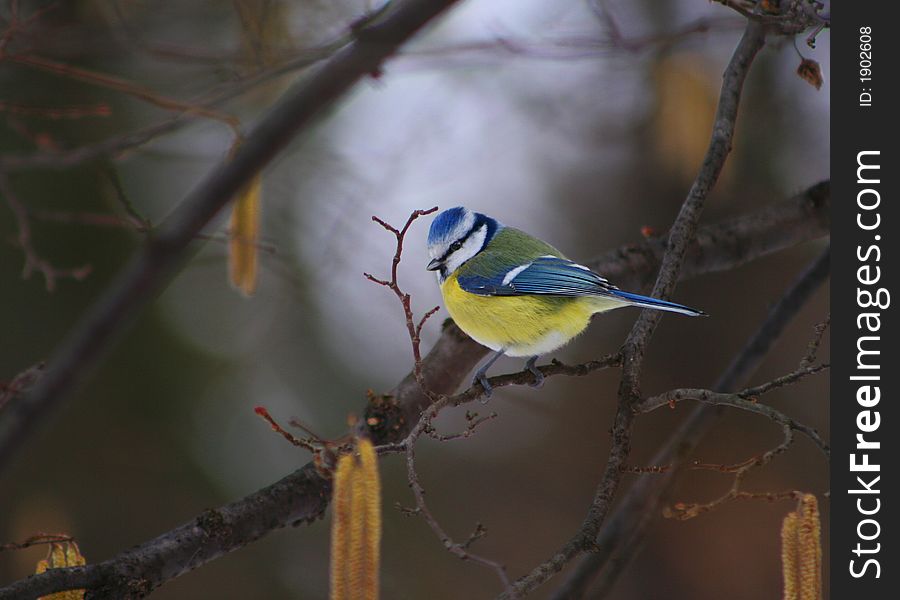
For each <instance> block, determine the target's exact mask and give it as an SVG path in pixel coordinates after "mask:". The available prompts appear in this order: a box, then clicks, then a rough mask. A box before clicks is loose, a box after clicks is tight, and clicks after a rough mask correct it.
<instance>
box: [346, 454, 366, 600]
mask: <svg viewBox="0 0 900 600" xmlns="http://www.w3.org/2000/svg"><path fill="white" fill-rule="evenodd" d="M351 484H352V486H353V487H352V490H353V491H352V492H351V498H350V549H349V552H348V554H347V587H348V588H349V589H350V598H351V599H352V600H361V599H362V598H363V589H364V588H363V586H364V585H365V577H364V575H365V568H366V565H365V550H366V545H365V536H366V512H365V481H364V480H363V477H362V470H361V469H360V468H359V463H358V462H357V463H356V464H355V466H354V468H353V478H352V481H351Z"/></svg>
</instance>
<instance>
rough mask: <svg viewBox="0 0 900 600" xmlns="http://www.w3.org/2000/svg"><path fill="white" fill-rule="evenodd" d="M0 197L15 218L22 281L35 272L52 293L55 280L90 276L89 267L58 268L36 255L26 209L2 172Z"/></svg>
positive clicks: (0, 174) (0, 172) (79, 279)
mask: <svg viewBox="0 0 900 600" xmlns="http://www.w3.org/2000/svg"><path fill="white" fill-rule="evenodd" d="M0 195H2V196H3V198H4V199H5V200H6V204H7V206H9V209H10V210H11V211H12V213H13V216H14V217H15V222H16V228H17V229H18V235H17V236H16V242H15V243H16V245H18V246H19V248H21V250H22V253H23V254H24V255H25V266H24V267H23V268H22V278H23V279H28V278H29V277H31V274H32V273H34V272H35V271H37V272H39V273H40V274H41V275H43V276H44V287H46V288H47V291H48V292H52V291H53V290H54V289H56V280H57V279H75V280H76V281H81V280H82V279H84V278H85V277H87V276H88V275H89V274H90V272H91V270H92V267H91V265H82V266H80V267H66V268H60V267H57V266H54V265H53V263H51V262H50V261H49V260H47V259H46V258H44V257H42V256H41V255H40V254H38V252H37V250H36V249H35V247H34V242H33V240H32V238H31V219H30V218H29V215H28V209H27V208H26V207H25V205H24V204H23V203H22V201H21V200H20V199H19V197H18V195H16V193H15V190H13V188H12V184H11V183H10V181H9V177H7V176H6V174H5V173H3V171H0Z"/></svg>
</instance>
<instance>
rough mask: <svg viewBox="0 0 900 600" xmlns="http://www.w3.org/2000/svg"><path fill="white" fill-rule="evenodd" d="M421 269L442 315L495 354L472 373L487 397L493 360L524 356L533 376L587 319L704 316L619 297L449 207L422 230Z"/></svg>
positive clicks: (529, 242) (501, 228) (575, 267)
mask: <svg viewBox="0 0 900 600" xmlns="http://www.w3.org/2000/svg"><path fill="white" fill-rule="evenodd" d="M428 254H429V256H430V257H431V262H429V263H428V267H427V268H428V270H429V271H436V272H437V276H438V283H439V284H440V287H441V294H442V295H443V297H444V304H445V305H446V306H447V311H448V312H449V313H450V316H451V317H453V320H454V321H455V322H456V324H457V325H458V326H459V328H460V329H462V330H463V331H465V332H466V333H467V334H468V335H469V336H470V337H471V338H472V339H474V340H475V341H476V342H478V343H480V344H482V345H484V346H487V347H488V348H490V349H491V350H494V351H495V354H494V355H493V356H492V357H491V358H490V359H489V360H488V361H487V363H485V365H484V366H482V367H481V368H480V369H479V370H478V372H477V373H476V375H475V382H478V383H480V384H481V385H482V386H483V388H484V390H485V392H486V393H487V395H490V392H491V386H490V384H489V383H488V381H487V377H486V376H485V373H487V370H488V369H489V368H490V366H491V365H492V364H493V363H494V362H495V361H496V360H497V359H498V358H500V356H502V355H504V354H506V355H508V356H527V357H529V359H528V362H527V363H526V368H527V369H528V370H529V371H530V372H531V373H532V374H533V375H534V377H535V382H534V385H535V386H539V385H540V384H541V383H542V381H543V374H542V373H541V372H540V371H539V370H538V369H537V368H535V361H536V360H537V358H538V357H539V356H540V355H541V354H546V353H548V352H552V351H553V350H556V349H557V348H559V347H561V346H563V345H565V344H566V343H568V342H569V341H571V340H572V339H573V338H574V337H575V336H577V335H578V334H580V333H581V332H582V331H584V329H585V328H586V327H587V326H588V323H589V321H590V319H591V315H593V314H595V313H601V312H606V311H608V310H613V309H616V308H621V307H623V306H638V307H641V308H652V309H656V310H665V311H670V312H676V313H681V314H683V315H689V316H692V317H694V316H698V315H705V314H706V313H704V312H703V311H700V310H696V309H693V308H688V307H687V306H682V305H681V304H675V303H673V302H666V301H665V300H657V299H656V298H650V297H647V296H640V295H638V294H632V293H630V292H623V291H622V290H620V289H618V288H617V287H616V286H614V285H612V284H610V283H609V282H608V281H607V280H606V279H604V278H603V277H601V276H600V275H598V274H597V273H594V272H593V271H591V270H590V269H589V268H588V267H585V266H584V265H580V264H578V263H575V262H572V261H571V260H569V259H567V258H566V257H565V256H563V255H562V253H560V252H559V250H557V249H556V248H554V247H553V246H551V245H550V244H548V243H546V242H544V241H541V240H539V239H537V238H536V237H534V236H531V235H528V234H527V233H525V232H524V231H520V230H518V229H515V228H513V227H507V226H505V225H503V224H501V223H499V222H498V221H497V220H495V219H492V218H491V217H489V216H487V215H483V214H481V213H477V212H473V211H471V210H469V209H467V208H463V207H461V206H457V207H455V208H450V209H448V210H445V211H443V212H441V213H439V214H438V215H437V216H436V217H435V218H434V221H433V222H432V223H431V228H430V230H429V232H428Z"/></svg>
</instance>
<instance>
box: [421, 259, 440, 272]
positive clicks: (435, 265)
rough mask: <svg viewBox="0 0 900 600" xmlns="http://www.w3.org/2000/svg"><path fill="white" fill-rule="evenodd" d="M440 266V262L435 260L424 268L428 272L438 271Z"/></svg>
mask: <svg viewBox="0 0 900 600" xmlns="http://www.w3.org/2000/svg"><path fill="white" fill-rule="evenodd" d="M442 264H443V263H441V261H439V260H438V259H436V258H435V259H434V260H432V261H431V262H430V263H428V266H427V267H425V268H426V269H428V270H429V271H437V270H438V269H440V268H441V265H442Z"/></svg>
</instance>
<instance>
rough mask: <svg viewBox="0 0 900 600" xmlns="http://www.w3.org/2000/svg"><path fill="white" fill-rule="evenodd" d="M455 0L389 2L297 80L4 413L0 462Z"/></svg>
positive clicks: (0, 422)
mask: <svg viewBox="0 0 900 600" xmlns="http://www.w3.org/2000/svg"><path fill="white" fill-rule="evenodd" d="M454 2H455V0H407V1H405V2H403V1H398V2H396V3H393V2H392V3H391V4H390V6H389V8H387V9H386V10H385V12H384V13H383V14H380V15H378V16H377V17H376V18H374V19H373V20H371V21H369V22H367V23H364V24H362V25H361V26H360V27H359V28H358V29H357V30H356V38H355V40H354V41H353V42H351V43H350V44H348V45H347V46H346V47H345V48H343V49H342V50H340V51H339V52H337V53H336V54H335V55H334V56H332V57H331V58H330V59H328V60H327V61H325V62H324V63H323V64H321V65H319V67H318V68H317V70H315V71H313V72H312V73H310V74H309V75H308V76H307V77H305V78H303V79H302V80H301V81H299V82H298V83H297V84H295V85H294V86H293V87H292V88H291V89H290V90H288V92H287V93H285V95H284V96H283V97H282V99H281V100H279V102H278V103H277V104H276V105H275V106H274V107H273V108H272V109H271V110H270V111H269V112H268V113H267V114H266V115H265V116H264V117H263V118H262V120H261V121H260V122H259V124H258V125H257V126H256V127H255V128H254V129H253V131H252V132H251V133H250V134H249V135H248V136H247V137H246V139H245V140H244V143H243V144H241V146H240V147H239V148H238V150H237V151H236V152H235V154H234V156H233V157H232V158H231V159H230V160H227V161H225V162H223V163H222V164H220V165H219V166H218V167H217V168H216V169H214V170H213V171H212V172H211V173H210V174H209V175H208V176H207V177H206V179H205V180H204V181H203V182H202V183H200V185H199V186H198V187H197V188H196V189H195V190H194V191H193V192H191V193H190V194H189V195H188V197H187V198H185V200H184V201H183V202H182V203H181V204H180V205H179V206H178V208H177V209H176V210H175V212H174V213H173V214H172V215H171V216H170V217H169V218H168V219H166V221H165V222H163V224H162V225H161V226H160V227H159V228H158V230H156V232H155V234H154V235H153V237H151V238H150V239H148V241H147V243H146V244H145V245H144V246H143V247H142V248H141V250H140V251H139V252H138V254H137V256H136V257H135V259H134V260H133V261H132V262H131V264H130V265H129V266H128V267H126V268H125V270H124V271H123V272H122V274H121V275H120V276H119V277H118V278H117V279H116V280H115V281H114V282H113V283H112V284H110V286H109V287H108V288H107V290H106V292H105V293H104V294H103V295H102V296H101V297H100V298H99V299H98V300H97V301H96V302H95V303H94V305H93V306H92V307H91V309H90V310H88V312H87V314H86V315H85V316H84V317H83V318H82V319H81V321H80V322H79V323H78V324H77V325H76V327H75V328H74V329H73V331H72V332H71V333H70V334H69V335H68V337H67V338H66V339H65V340H63V342H62V343H61V344H60V345H59V347H58V348H57V350H56V352H55V353H54V355H53V357H52V358H51V359H50V360H49V361H48V368H47V373H46V374H45V376H44V377H43V378H42V379H41V381H40V382H39V383H38V385H37V386H36V387H35V389H34V391H33V392H32V393H30V394H28V395H26V396H24V397H23V398H21V399H20V400H19V401H17V402H15V403H13V404H11V405H9V406H8V408H7V410H6V411H4V414H3V415H2V416H0V469H2V468H3V467H4V466H5V465H6V464H8V463H9V461H10V460H11V459H12V456H13V454H14V453H15V452H16V451H17V450H18V449H19V447H20V446H21V445H22V442H23V441H24V440H26V439H27V438H28V437H29V435H30V434H31V432H32V430H33V429H34V428H35V426H36V425H37V424H38V422H39V421H41V420H46V419H47V417H48V416H49V414H50V412H51V411H52V410H54V409H55V408H56V407H57V406H58V405H59V404H60V403H61V402H62V400H63V399H64V398H66V397H68V396H69V395H71V394H72V393H73V392H74V391H75V390H76V389H77V387H78V384H79V383H80V381H81V380H83V379H84V378H85V376H86V375H87V373H88V371H90V370H91V369H92V368H93V367H94V366H95V365H96V364H97V362H98V361H99V359H100V358H101V356H102V355H103V353H104V352H105V351H107V350H108V349H109V347H110V346H111V345H112V343H113V340H114V339H115V338H116V337H117V336H118V335H121V334H122V333H123V331H124V330H125V329H126V326H127V324H128V323H130V322H131V321H133V320H134V318H135V316H136V315H137V313H138V311H139V310H140V309H141V308H143V307H144V306H145V305H146V304H147V303H148V302H149V301H150V300H151V299H152V298H153V297H154V296H155V295H156V294H157V293H159V292H160V291H161V290H162V289H163V288H164V287H165V285H166V284H167V283H168V282H169V281H170V280H171V279H172V277H174V275H175V274H176V273H177V272H178V270H179V269H180V268H181V267H182V265H183V264H184V262H185V261H186V260H187V258H188V255H189V254H190V252H189V250H188V246H189V244H190V243H191V241H192V240H194V238H195V236H196V235H197V234H198V233H199V232H200V231H201V229H203V227H204V226H205V225H206V224H207V223H209V222H210V220H212V219H213V218H214V217H215V216H216V215H217V214H218V213H219V211H220V210H222V208H223V207H224V206H225V205H226V204H227V203H228V202H229V201H230V200H231V199H232V198H233V197H234V195H235V192H237V191H238V190H240V189H241V188H242V187H243V186H244V185H245V184H246V183H247V182H248V181H249V180H250V178H251V177H253V176H254V175H255V174H257V173H258V172H259V171H260V170H261V169H262V168H263V167H265V166H266V164H267V163H268V162H269V161H270V160H272V158H274V157H275V156H276V155H277V154H278V153H279V152H280V151H281V150H282V149H284V147H285V146H286V145H287V144H288V143H289V142H290V141H291V140H292V139H293V138H294V136H296V135H297V133H298V132H300V131H301V130H303V129H304V128H306V127H308V126H309V125H310V124H311V123H312V122H313V120H314V118H315V117H317V116H318V115H319V114H321V112H322V111H323V110H324V109H326V108H327V107H329V106H331V105H333V104H334V102H335V101H336V100H337V99H338V98H339V97H341V95H342V94H343V93H344V92H346V91H347V90H348V89H349V88H350V87H351V86H353V85H354V84H355V83H356V82H358V81H359V80H360V79H362V78H363V77H365V76H366V75H369V74H372V73H378V72H379V69H380V68H381V65H382V63H383V62H384V61H385V60H386V59H388V58H389V57H390V56H391V55H392V54H393V53H394V52H395V51H396V50H397V48H398V47H399V46H400V44H402V43H403V42H405V41H406V40H408V39H409V38H410V37H411V36H412V35H413V34H415V33H416V32H417V31H418V30H419V29H420V28H421V27H422V26H423V25H425V24H426V23H427V22H428V21H430V20H431V19H433V18H434V17H436V16H437V15H438V14H440V13H441V12H442V11H444V10H445V9H447V8H448V7H449V6H451V5H452V4H454Z"/></svg>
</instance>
